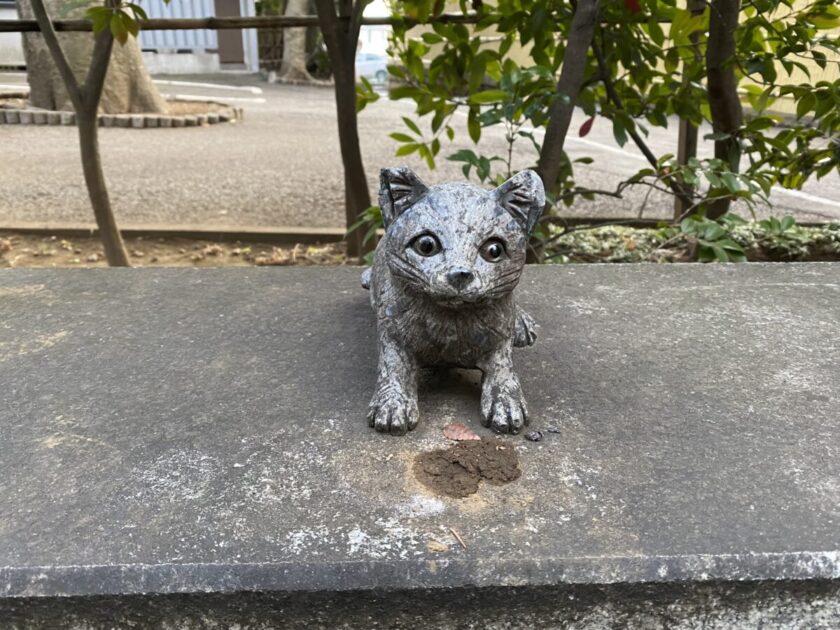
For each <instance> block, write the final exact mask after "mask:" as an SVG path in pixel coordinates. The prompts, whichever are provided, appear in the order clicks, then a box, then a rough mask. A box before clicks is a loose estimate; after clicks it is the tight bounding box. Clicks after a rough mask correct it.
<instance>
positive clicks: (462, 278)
mask: <svg viewBox="0 0 840 630" xmlns="http://www.w3.org/2000/svg"><path fill="white" fill-rule="evenodd" d="M473 278H475V274H474V273H473V272H472V271H470V270H469V269H464V268H463V267H453V268H452V269H450V270H449V271H448V272H447V273H446V279H447V280H449V284H451V285H452V286H453V287H455V288H456V289H458V290H459V291H460V290H461V289H463V288H464V287H465V286H467V285H468V284H469V283H470V282H472V280H473Z"/></svg>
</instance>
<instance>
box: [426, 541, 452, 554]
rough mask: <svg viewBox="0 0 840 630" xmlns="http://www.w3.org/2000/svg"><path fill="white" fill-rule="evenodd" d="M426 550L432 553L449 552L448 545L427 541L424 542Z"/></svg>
mask: <svg viewBox="0 0 840 630" xmlns="http://www.w3.org/2000/svg"><path fill="white" fill-rule="evenodd" d="M426 549H428V550H429V551H431V552H433V553H444V552H446V551H449V545H447V544H446V543H442V542H440V541H437V540H429V541H426Z"/></svg>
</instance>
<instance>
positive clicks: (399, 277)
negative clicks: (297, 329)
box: [362, 167, 545, 435]
mask: <svg viewBox="0 0 840 630" xmlns="http://www.w3.org/2000/svg"><path fill="white" fill-rule="evenodd" d="M380 181H381V187H380V191H379V205H380V208H381V210H382V218H383V222H384V224H385V236H384V237H383V238H382V240H381V241H380V242H379V245H378V246H377V248H376V252H375V254H374V263H373V266H372V267H371V268H370V269H369V270H367V271H366V272H365V273H364V274H363V276H362V285H363V286H364V287H365V288H369V289H370V291H371V304H372V306H373V309H374V311H375V312H376V315H377V330H378V333H379V370H378V379H377V388H376V392H375V393H374V396H373V399H372V401H371V405H370V411H369V414H368V421H369V424H370V425H371V426H372V427H374V428H375V429H376V430H378V431H382V432H388V433H392V434H398V435H401V434H404V433H405V432H406V431H408V430H411V429H413V428H414V427H415V426H416V425H417V422H418V419H419V414H418V410H417V373H418V369H419V368H420V367H434V366H457V367H465V368H478V369H480V370H482V372H483V379H482V396H481V417H482V422H483V424H484V425H485V426H489V427H491V428H492V429H493V430H495V431H497V432H501V433H517V432H518V431H519V430H520V429H521V428H522V427H523V426H524V425H525V424H527V422H528V412H527V408H526V405H525V400H524V397H523V395H522V389H521V386H520V384H519V379H518V378H517V376H516V374H515V373H514V371H513V366H512V363H511V349H512V347H513V346H526V345H531V344H532V343H533V342H534V340H535V339H536V335H535V333H534V323H533V321H532V320H531V318H530V317H529V316H528V315H527V314H526V313H525V312H524V311H522V310H520V309H518V308H517V307H516V305H515V303H514V300H513V289H514V288H515V287H516V285H517V284H518V282H519V278H520V276H521V273H522V269H523V267H524V264H525V257H526V252H527V246H528V237H529V235H530V233H531V231H532V229H533V228H534V225H535V224H536V222H537V220H538V219H539V216H540V214H541V212H542V209H543V206H544V204H545V194H544V191H543V186H542V182H541V181H540V179H539V177H538V176H537V175H536V173H534V172H533V171H522V172H520V173H518V174H517V175H515V176H514V177H512V178H511V179H509V180H508V181H506V182H505V183H504V184H502V185H501V186H499V187H498V188H496V189H495V190H486V189H484V188H480V187H478V186H474V185H471V184H466V183H449V184H441V185H438V186H431V187H427V186H426V185H425V184H423V182H422V181H420V179H419V178H418V177H417V175H415V174H414V173H413V172H412V171H411V170H409V169H407V168H404V167H400V168H391V169H383V170H382V172H381V177H380Z"/></svg>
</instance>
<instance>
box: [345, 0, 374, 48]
mask: <svg viewBox="0 0 840 630" xmlns="http://www.w3.org/2000/svg"><path fill="white" fill-rule="evenodd" d="M371 2H372V0H356V1H355V2H354V3H353V9H352V11H351V12H350V40H351V41H354V42H357V41H359V32H360V31H361V30H362V15H363V14H364V12H365V9H366V8H367V6H368V5H369V4H370V3H371Z"/></svg>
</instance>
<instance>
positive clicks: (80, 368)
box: [0, 263, 840, 601]
mask: <svg viewBox="0 0 840 630" xmlns="http://www.w3.org/2000/svg"><path fill="white" fill-rule="evenodd" d="M838 278H840V265H838V264H832V263H823V264H795V265H779V264H777V265H773V264H770V265H760V264H750V265H736V266H729V265H709V266H703V265H667V266H665V265H662V266H656V265H627V266H623V265H581V266H563V267H560V266H555V267H539V268H531V269H528V270H527V272H526V275H525V278H524V279H523V282H522V284H521V285H520V289H519V293H520V302H521V304H522V305H523V306H524V307H525V308H526V309H527V310H529V311H530V312H531V314H532V315H533V316H534V318H535V319H536V320H537V322H538V323H539V324H540V326H541V328H540V330H539V334H540V338H539V339H538V342H537V345H536V346H534V347H533V348H531V349H526V350H521V351H517V352H516V355H515V356H516V361H517V363H518V366H519V368H518V369H519V372H520V376H521V379H522V382H523V387H524V388H525V391H526V394H527V395H528V399H529V404H530V406H531V411H532V415H533V423H532V427H533V428H535V429H540V428H548V427H554V428H557V429H559V431H560V433H559V434H554V433H551V434H547V436H546V438H545V439H544V440H543V441H541V442H537V443H531V442H527V441H525V440H523V439H522V438H521V437H513V438H511V437H507V438H499V439H501V440H502V441H504V442H506V443H508V444H509V445H511V446H512V447H513V448H515V449H516V451H517V453H518V455H519V458H520V461H521V466H522V470H523V475H522V478H521V479H519V480H518V481H516V482H514V483H512V484H509V485H507V486H501V487H493V486H486V487H482V488H481V490H480V491H479V493H478V494H477V495H474V496H472V497H469V498H467V499H463V500H458V499H449V498H446V497H437V496H432V495H431V494H430V493H429V492H428V491H427V490H426V489H425V488H424V487H423V486H421V485H420V484H419V483H418V482H417V481H416V479H414V477H413V473H412V471H411V463H412V461H413V458H414V456H415V455H416V454H417V453H418V452H421V451H426V450H429V449H432V448H437V447H440V446H442V445H444V444H445V443H446V440H445V438H444V437H443V435H442V427H443V426H444V425H445V424H447V423H448V422H451V421H453V420H458V421H462V422H466V423H468V424H470V425H472V426H473V427H474V428H475V429H476V430H477V431H480V432H482V433H483V432H484V429H482V428H481V427H480V426H479V423H478V418H477V409H478V404H477V390H476V378H475V375H474V374H473V373H465V372H456V373H453V374H452V375H451V376H450V377H448V378H442V377H441V375H440V374H436V373H430V374H428V375H427V379H426V380H425V381H424V384H423V387H422V391H421V399H420V400H421V422H420V426H419V427H418V429H417V430H416V431H414V432H412V433H411V434H409V435H408V436H406V437H404V438H393V437H390V436H382V435H379V434H376V433H374V432H372V431H371V430H369V429H368V428H367V426H366V425H365V423H364V415H365V409H366V406H367V402H368V398H369V396H370V393H371V391H372V388H373V383H374V376H375V363H376V348H375V343H374V338H375V337H374V328H373V326H374V321H373V314H372V313H371V311H370V309H369V306H368V304H367V299H368V296H367V294H366V293H365V292H364V291H362V290H361V289H360V288H359V286H358V270H357V269H352V268H340V269H323V268H320V269H313V268H309V269H303V268H298V269H241V270H240V269H227V270H225V269H219V270H210V269H202V270H6V271H2V272H0V296H2V299H0V321H3V323H4V325H3V327H2V328H0V383H2V385H3V394H4V395H3V402H4V405H3V406H0V445H2V446H0V448H2V452H0V474H2V475H3V478H4V479H5V480H6V481H5V483H4V484H2V485H0V505H3V506H4V510H3V512H2V514H0V533H1V534H0V599H2V598H13V599H14V598H20V597H63V596H81V597H89V596H94V595H108V596H132V595H133V594H148V595H150V594H161V595H162V594H177V593H196V592H209V593H216V594H220V595H221V594H226V593H227V594H231V593H238V592H242V591H276V592H281V593H294V592H299V591H321V592H336V591H350V590H356V591H358V590H363V591H376V590H380V589H386V590H395V589H396V590H398V589H403V590H405V589H408V590H412V589H441V588H442V589H447V588H454V587H471V588H474V587H485V588H495V587H512V586H524V585H527V586H530V587H536V586H540V585H553V586H558V587H559V586H564V585H565V586H573V585H604V584H625V585H626V584H645V583H650V584H652V585H655V584H665V583H668V584H683V583H691V584H697V585H702V584H704V583H710V582H716V581H765V582H776V581H786V580H831V581H834V582H833V583H836V581H837V580H838V579H840V538H838V532H840V523H838V521H840V511H838V508H837V506H838V505H840V496H838V489H837V485H836V480H837V479H838V478H840V457H837V453H838V452H840V426H838V423H837V412H836V410H837V403H838V399H840V389H838V388H840V381H838V379H837V378H836V376H837V369H838V365H840V346H838V345H837V344H836V343H835V342H834V340H836V338H837V337H836V335H837V331H838V330H840V280H838ZM451 529H454V530H456V531H457V532H459V533H460V535H461V536H462V538H463V539H464V541H465V543H466V548H463V547H461V546H460V545H459V544H458V542H457V540H456V539H455V538H454V537H453V536H452V534H451ZM432 540H434V541H436V542H438V543H442V544H443V548H444V549H445V550H444V551H443V552H435V551H433V549H432V548H431V547H429V546H428V543H429V542H430V541H432ZM435 548H436V549H439V548H440V547H435ZM10 601H11V600H10Z"/></svg>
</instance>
